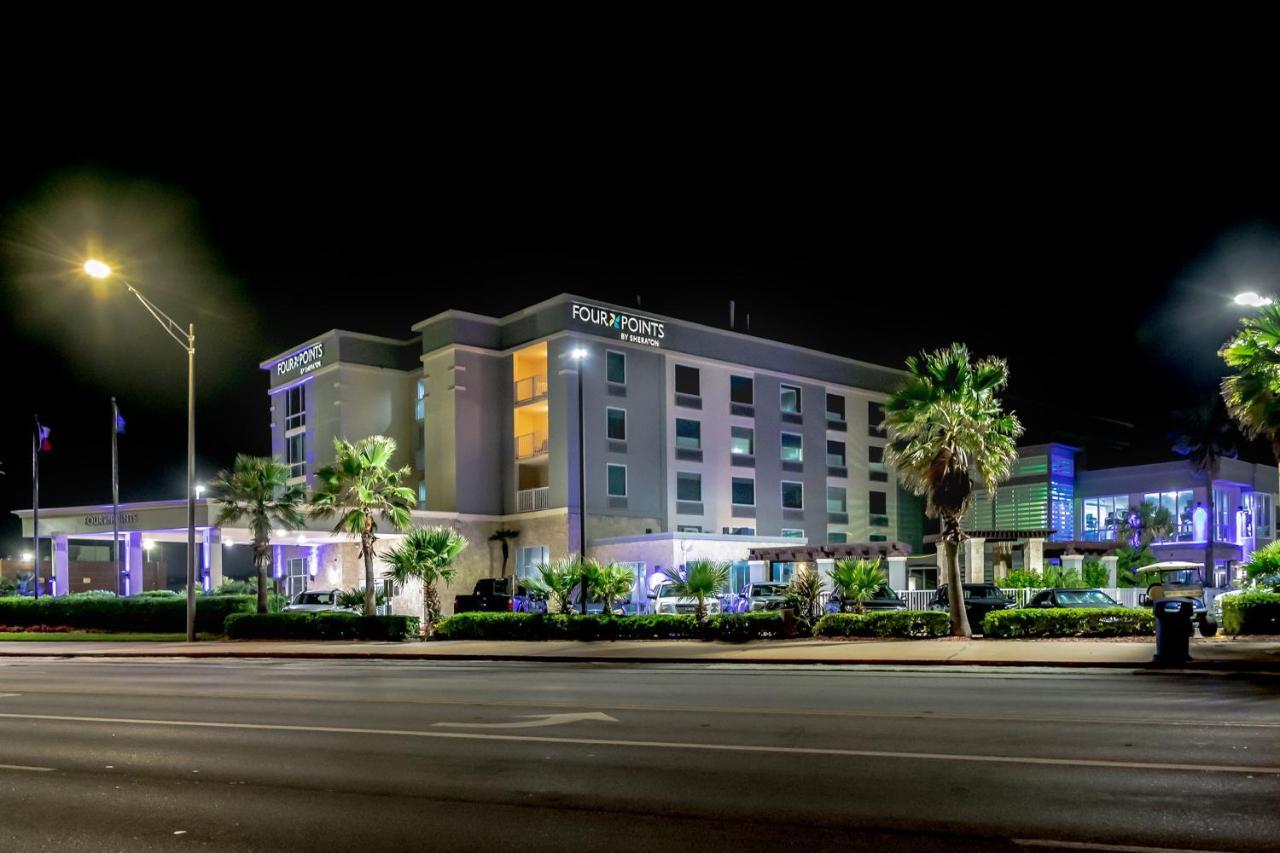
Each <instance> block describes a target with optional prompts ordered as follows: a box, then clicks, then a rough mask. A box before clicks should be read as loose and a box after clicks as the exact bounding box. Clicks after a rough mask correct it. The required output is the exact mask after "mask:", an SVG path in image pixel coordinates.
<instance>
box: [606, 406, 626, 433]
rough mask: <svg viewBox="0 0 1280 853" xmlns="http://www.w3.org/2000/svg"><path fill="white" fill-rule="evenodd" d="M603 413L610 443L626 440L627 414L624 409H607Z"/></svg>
mask: <svg viewBox="0 0 1280 853" xmlns="http://www.w3.org/2000/svg"><path fill="white" fill-rule="evenodd" d="M604 411H605V424H606V430H605V432H606V434H607V435H608V436H609V438H610V440H612V441H626V440H627V412H626V410H625V409H614V408H607V409H605V410H604Z"/></svg>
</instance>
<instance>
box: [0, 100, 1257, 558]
mask: <svg viewBox="0 0 1280 853" xmlns="http://www.w3.org/2000/svg"><path fill="white" fill-rule="evenodd" d="M241 130H243V128H242V129H241ZM323 130H324V128H323V127H319V128H316V127H311V128H309V132H308V133H306V134H305V135H301V134H298V135H288V134H284V133H281V134H280V135H271V134H269V133H268V132H267V131H265V130H263V131H262V134H263V135H262V136H261V137H256V136H255V137H254V138H247V137H246V136H245V135H244V134H243V133H240V134H238V135H225V136H222V137H214V136H199V137H197V136H195V135H193V134H191V133H186V134H175V135H173V136H172V137H165V136H163V135H160V136H159V137H152V138H151V139H150V141H149V142H148V143H145V144H144V143H141V142H133V141H131V142H130V143H129V144H125V142H123V141H120V140H117V141H116V142H115V143H113V144H110V145H108V144H97V143H94V144H89V145H86V144H84V143H83V140H81V141H80V144H77V145H74V146H73V145H67V144H65V142H64V143H63V144H59V145H47V144H46V145H38V146H36V145H32V146H31V149H30V150H28V151H25V152H22V153H21V154H19V155H15V156H11V157H9V158H8V159H7V160H6V162H5V165H4V166H2V167H0V170H3V171H0V241H2V242H0V251H2V252H3V256H2V258H0V262H2V263H3V266H2V267H0V276H2V277H0V358H2V359H3V364H4V386H5V387H4V390H5V394H4V401H5V405H4V407H3V415H4V416H3V418H2V419H0V460H2V461H3V467H4V470H5V471H6V472H7V476H5V477H3V478H0V554H5V553H16V552H17V551H19V550H22V544H21V543H20V542H19V541H18V538H17V537H18V526H17V524H16V519H13V517H12V516H10V515H9V513H10V511H11V510H13V509H16V508H25V507H28V506H30V419H31V415H32V413H33V412H39V414H40V415H41V418H42V420H43V421H44V422H45V423H46V424H48V425H49V426H51V427H52V429H53V445H54V452H53V454H51V455H47V456H45V457H43V459H42V475H43V476H42V501H41V502H42V504H43V505H46V506H58V505H71V504H81V503H97V502H104V501H109V500H110V449H109V440H110V438H109V432H108V430H109V428H110V420H109V418H110V403H109V398H110V396H111V395H112V394H114V395H115V396H116V397H117V398H118V399H119V401H120V405H121V408H122V411H123V413H124V415H125V417H126V418H127V420H128V432H127V434H126V435H125V436H123V437H122V438H121V465H122V473H121V498H122V500H125V501H132V500H144V499H157V498H177V497H180V496H181V494H182V484H183V478H184V476H185V455H184V448H185V427H184V423H185V357H184V354H183V353H182V351H181V350H180V349H179V347H178V346H177V345H176V344H175V343H173V342H172V341H170V340H169V339H168V338H167V337H165V336H164V335H163V333H162V332H161V330H160V329H159V328H158V327H156V326H155V325H154V323H153V321H152V320H151V319H150V318H149V317H148V316H147V315H146V314H145V313H144V312H143V310H142V308H141V306H139V305H137V304H136V303H133V302H131V301H130V300H129V298H128V297H127V295H126V294H124V292H123V291H122V290H121V289H119V288H118V287H107V286H103V285H100V284H99V285H95V286H90V284H89V283H88V281H87V280H86V279H85V278H84V277H83V276H81V275H78V274H77V273H76V272H75V270H76V267H77V266H78V264H79V263H80V262H81V261H82V260H83V259H84V257H85V256H86V254H87V253H89V252H91V251H92V252H93V253H95V254H101V255H102V256H104V257H105V258H106V259H108V260H110V261H113V262H114V263H115V264H116V265H118V267H119V268H120V270H121V272H122V273H124V274H126V275H128V276H129V277H130V279H131V280H132V281H133V283H134V284H135V285H136V286H137V287H138V288H139V289H141V290H142V291H143V292H145V293H146V294H147V295H148V296H150V298H151V299H153V300H154V301H155V302H157V303H158V304H159V305H160V306H161V307H162V308H163V309H164V310H166V311H167V312H168V313H170V314H171V315H172V316H173V317H174V318H175V319H177V320H179V321H181V322H186V321H188V320H194V321H195V323H196V327H197V363H198V377H197V379H198V427H197V429H198V434H197V443H198V448H199V466H198V476H199V477H200V478H201V479H207V478H209V477H211V476H212V475H213V474H214V473H215V472H216V470H217V469H218V468H220V467H223V466H226V465H227V464H229V463H230V461H231V459H232V457H233V455H234V454H235V453H236V452H237V451H245V452H251V453H266V452H268V451H269V445H268V432H267V424H268V413H267V397H266V394H265V389H266V377H265V374H263V373H262V372H261V371H260V370H258V368H257V363H258V362H259V361H260V360H261V359H263V358H265V357H267V356H269V355H272V354H275V353H277V352H279V351H281V350H284V349H286V348H288V347H289V346H291V345H293V344H296V343H300V342H301V341H303V340H305V339H306V338H309V337H311V336H313V335H315V334H317V333H319V332H323V331H325V330H327V329H330V328H335V327H338V328H345V329H351V330H355V331H361V332H369V333H375V334H382V335H391V336H399V337H408V336H409V334H410V331H409V326H410V325H411V324H412V323H413V322H415V321H417V320H420V319H422V318H425V317H427V316H429V315H431V314H433V313H435V312H438V311H441V310H444V309H447V308H459V309H464V310H468V311H475V312H480V313H485V314H495V315H496V314H503V313H506V312H510V311H513V310H516V309H519V308H522V307H524V306H526V305H529V304H532V303H534V302H536V301H538V300H541V299H544V298H546V297H549V296H551V295H554V294H556V293H559V292H562V291H570V292H573V293H578V294H581V295H583V296H588V297H596V298H600V299H604V300H609V301H611V302H615V303H619V304H622V305H632V306H634V305H635V304H636V300H637V298H639V299H640V300H641V305H642V309H643V310H644V311H646V312H653V313H658V314H666V315H670V316H673V317H678V318H682V319H689V320H694V321H699V322H704V323H709V324H712V325H720V326H725V325H727V322H728V303H729V300H730V299H734V300H736V301H737V311H738V317H739V330H742V326H743V323H744V318H745V316H746V315H747V314H750V317H751V329H750V331H751V332H752V333H753V334H758V335H761V336H765V337H771V338H777V339H779V340H784V341H788V342H790V343H795V344H800V345H805V346H810V347H814V348H816V349H821V350H826V351H830V352H834V353H839V354H843V355H847V356H851V357H854V358H859V359H864V360H868V361H873V362H879V363H883V364H888V365H895V366H896V365H900V364H901V362H902V359H903V358H904V357H905V356H907V355H908V354H910V353H911V352H913V351H917V350H919V349H921V348H924V347H936V346H940V345H944V344H946V343H948V342H950V341H953V340H960V341H965V342H967V343H968V344H969V345H970V346H971V347H972V348H973V350H974V351H975V352H976V353H978V354H983V355H985V354H997V355H1002V356H1005V357H1006V358H1008V360H1009V363H1010V367H1011V372H1012V382H1011V388H1010V392H1009V402H1010V404H1011V405H1012V406H1013V408H1015V410H1017V411H1018V413H1019V414H1020V415H1021V416H1022V417H1023V419H1024V421H1025V423H1026V425H1027V427H1028V433H1029V435H1028V439H1029V440H1048V439H1051V438H1065V439H1068V440H1077V441H1078V440H1081V439H1082V438H1084V437H1088V438H1089V441H1088V443H1087V444H1088V451H1089V457H1090V460H1091V461H1093V462H1094V463H1095V464H1098V463H1105V462H1112V461H1116V460H1123V461H1155V460H1158V459H1161V458H1167V456H1168V454H1167V451H1166V450H1165V447H1166V446H1167V442H1166V440H1165V431H1166V430H1167V429H1168V427H1169V413H1170V411H1171V410H1173V409H1175V408H1177V407H1179V406H1182V405H1186V404H1188V403H1191V402H1194V401H1195V399H1196V398H1197V397H1203V396H1205V395H1208V394H1210V393H1211V392H1212V390H1213V389H1214V387H1215V386H1216V384H1217V381H1218V379H1219V377H1220V375H1221V370H1220V368H1219V362H1218V361H1217V359H1216V357H1215V355H1214V353H1215V350H1216V349H1217V347H1218V346H1219V345H1220V344H1221V342H1222V341H1223V340H1224V339H1225V338H1226V337H1227V336H1228V335H1229V334H1230V331H1231V329H1232V328H1233V325H1234V323H1235V321H1236V320H1237V319H1238V317H1239V316H1240V311H1239V309H1237V308H1235V307H1234V306H1233V305H1231V304H1230V300H1231V296H1232V295H1233V294H1234V293H1236V292H1238V291H1239V290H1242V289H1253V290H1257V291H1259V292H1262V293H1273V294H1280V201H1277V199H1280V196H1277V195H1276V194H1275V193H1274V189H1275V187H1274V186H1273V182H1271V181H1270V180H1268V179H1267V178H1268V177H1269V175H1270V172H1267V173H1266V174H1265V175H1260V174H1259V173H1258V172H1257V171H1254V172H1252V173H1250V174H1249V175H1248V176H1247V179H1246V177H1245V175H1244V174H1243V173H1242V172H1241V170H1239V169H1238V168H1236V167H1238V166H1240V165H1241V164H1240V163H1238V162H1235V161H1234V160H1233V158H1231V157H1229V156H1227V155H1225V154H1214V155H1209V154H1208V153H1207V152H1204V151H1200V152H1196V151H1191V150H1188V151H1183V152H1173V151H1162V152H1160V153H1159V154H1152V153H1151V152H1150V151H1145V150H1142V149H1129V148H1121V147H1117V148H1114V149H1108V148H1106V147H1105V145H1104V146H1102V147H1097V146H1092V147H1090V146H1085V145H1082V144H1080V140H1075V139H1069V138H1066V137H1055V138H1054V140H1053V141H1052V142H1046V141H1044V139H1040V140H1039V141H1035V140H1032V141H1028V140H1019V139H1016V138H1012V137H1004V138H1002V139H1001V140H1000V141H999V142H995V141H993V140H990V139H984V140H979V139H976V138H974V139H972V141H965V140H961V141H954V140H953V141H951V142H948V143H947V145H946V146H945V148H940V147H939V145H940V143H939V142H938V141H937V139H936V137H926V136H921V137H917V138H914V139H911V140H909V141H906V142H902V141H899V140H887V139H886V140H884V141H883V144H880V145H875V144H868V145H857V146H855V145H853V143H852V142H851V140H850V139H849V138H847V137H844V136H835V135H832V134H829V133H827V134H819V135H815V136H814V137H812V138H809V137H808V136H806V134H807V133H808V131H809V129H808V128H797V131H796V134H795V135H794V136H787V137H786V141H785V142H783V141H780V140H781V139H782V138H783V137H781V136H779V135H778V134H773V135H771V136H768V137H765V136H759V135H753V134H751V133H745V132H744V133H740V134H733V135H732V136H731V137H723V138H721V137H717V138H715V139H711V138H702V137H697V138H694V137H693V136H692V135H690V134H687V133H685V132H682V129H680V128H670V129H669V132H664V133H658V132H656V131H654V130H653V129H652V128H651V129H650V130H649V131H648V132H645V133H640V132H638V131H636V130H635V129H634V128H629V127H627V126H626V125H625V124H609V125H600V126H595V127H592V128H591V129H590V132H583V133H579V134H567V133H566V134H563V135H556V134H555V133H552V132H550V131H548V132H547V133H539V132H537V129H536V128H534V127H530V126H524V125H521V126H516V125H513V126H510V127H506V128H502V129H499V130H497V131H495V132H494V133H492V134H488V135H481V136H480V137H479V138H478V139H477V138H468V139H462V138H459V139H458V140H457V141H456V142H454V143H442V142H440V141H438V140H437V139H433V138H431V137H430V136H429V135H424V134H421V133H410V132H400V131H396V132H393V131H392V129H390V128H379V127H370V128H369V132H368V133H367V134H365V135H360V136H358V137H352V136H344V137H343V138H341V139H340V138H339V137H337V136H332V137H330V136H327V135H326V134H325V133H323V132H322V131H323ZM402 130H407V129H402ZM531 140H535V141H531ZM815 140H816V141H815ZM940 151H945V153H939V152H940ZM1129 425H1131V426H1129ZM1251 452H1252V453H1253V455H1255V456H1256V458H1257V461H1270V459H1269V458H1268V456H1267V455H1266V453H1265V452H1261V453H1259V452H1257V451H1256V450H1254V451H1251Z"/></svg>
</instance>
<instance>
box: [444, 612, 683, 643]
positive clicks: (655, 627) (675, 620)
mask: <svg viewBox="0 0 1280 853" xmlns="http://www.w3.org/2000/svg"><path fill="white" fill-rule="evenodd" d="M699 635H700V634H699V631H698V627H697V624H696V623H695V622H694V619H693V617H692V616H679V615H658V614H655V615H649V616H595V615H589V616H582V615H579V614H561V613H459V614H457V615H456V616H450V617H449V618H448V619H445V620H444V621H443V622H441V623H440V624H439V625H438V626H436V634H435V636H436V639H440V640H670V639H681V638H686V637H696V636H699Z"/></svg>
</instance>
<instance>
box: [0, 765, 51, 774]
mask: <svg viewBox="0 0 1280 853" xmlns="http://www.w3.org/2000/svg"><path fill="white" fill-rule="evenodd" d="M52 769H53V768H52V767H28V766H27V765H25V764H0V770H32V771H34V772H36V773H48V772H49V771H50V770H52Z"/></svg>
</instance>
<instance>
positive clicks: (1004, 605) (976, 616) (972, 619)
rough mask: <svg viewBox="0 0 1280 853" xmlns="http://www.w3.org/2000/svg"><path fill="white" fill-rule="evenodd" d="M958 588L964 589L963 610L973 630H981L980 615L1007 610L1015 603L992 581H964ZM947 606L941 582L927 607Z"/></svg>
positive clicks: (944, 588) (941, 607) (938, 608)
mask: <svg viewBox="0 0 1280 853" xmlns="http://www.w3.org/2000/svg"><path fill="white" fill-rule="evenodd" d="M960 588H961V589H962V590H964V610H965V613H967V614H968V616H969V628H970V629H972V630H973V631H981V630H982V617H984V616H986V615H987V614H988V613H990V612H991V611H992V610H1008V609H1009V608H1011V607H1013V606H1014V605H1015V604H1016V602H1015V601H1014V599H1013V597H1012V596H1008V595H1005V594H1004V593H1003V592H1001V591H1000V587H998V586H996V585H995V584H993V583H965V584H960ZM947 606H948V603H947V586H946V584H943V585H942V586H940V587H938V591H937V592H935V593H934V594H933V598H931V599H929V609H930V610H946V609H947Z"/></svg>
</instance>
